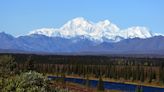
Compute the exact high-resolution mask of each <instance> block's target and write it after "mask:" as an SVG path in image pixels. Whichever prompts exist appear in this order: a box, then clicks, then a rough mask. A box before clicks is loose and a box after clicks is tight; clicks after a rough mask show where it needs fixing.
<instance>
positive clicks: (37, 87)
mask: <svg viewBox="0 0 164 92" xmlns="http://www.w3.org/2000/svg"><path fill="white" fill-rule="evenodd" d="M2 91H3V92H49V91H50V88H49V86H48V80H47V79H46V78H45V77H44V76H43V75H42V74H40V73H37V72H32V71H30V72H26V73H22V74H20V75H16V76H14V77H12V78H9V79H6V84H5V87H3V89H2Z"/></svg>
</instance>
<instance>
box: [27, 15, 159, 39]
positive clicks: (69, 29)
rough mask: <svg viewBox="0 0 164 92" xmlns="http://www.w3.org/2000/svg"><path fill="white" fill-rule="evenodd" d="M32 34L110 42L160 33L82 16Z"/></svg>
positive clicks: (148, 36)
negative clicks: (123, 26) (122, 26)
mask: <svg viewBox="0 0 164 92" xmlns="http://www.w3.org/2000/svg"><path fill="white" fill-rule="evenodd" d="M31 34H42V35H46V36H49V37H62V38H68V39H69V38H72V37H78V36H83V37H85V38H87V39H90V40H96V41H101V42H103V41H104V39H106V40H109V41H110V42H118V41H120V40H122V39H129V38H136V37H137V38H143V39H144V38H150V37H153V36H155V35H158V34H153V33H151V32H150V31H149V30H148V29H147V28H146V27H140V26H136V27H130V28H127V29H120V28H119V27H118V26H117V25H115V24H113V23H112V22H110V21H109V20H104V21H100V22H98V23H93V22H91V21H88V20H86V19H84V18H82V17H78V18H75V19H73V20H70V21H68V22H67V23H66V24H64V25H63V26H62V27H61V28H42V29H37V30H34V31H31V32H30V33H29V35H31Z"/></svg>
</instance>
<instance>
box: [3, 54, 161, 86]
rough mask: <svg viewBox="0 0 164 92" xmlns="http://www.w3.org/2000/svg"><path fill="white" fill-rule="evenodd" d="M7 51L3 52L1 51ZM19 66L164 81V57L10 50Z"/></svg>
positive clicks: (20, 68) (113, 77)
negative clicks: (84, 54)
mask: <svg viewBox="0 0 164 92" xmlns="http://www.w3.org/2000/svg"><path fill="white" fill-rule="evenodd" d="M1 55H4V54H1ZM9 55H11V56H12V57H14V61H15V62H17V69H18V70H22V71H23V70H26V69H29V70H35V71H37V72H40V73H44V74H47V73H48V74H54V75H56V76H61V75H70V76H74V75H76V76H79V77H83V78H86V77H88V76H89V77H93V78H99V77H100V76H101V77H102V78H109V79H115V80H125V81H126V80H128V81H132V82H133V81H140V82H148V83H153V82H154V83H159V84H162V85H163V84H164V58H153V57H121V56H69V55H67V56H66V55H29V54H9Z"/></svg>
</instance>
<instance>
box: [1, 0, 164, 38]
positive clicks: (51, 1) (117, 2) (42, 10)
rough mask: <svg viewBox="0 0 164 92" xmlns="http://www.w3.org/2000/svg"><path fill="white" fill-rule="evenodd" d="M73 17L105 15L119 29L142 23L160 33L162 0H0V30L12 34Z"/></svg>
mask: <svg viewBox="0 0 164 92" xmlns="http://www.w3.org/2000/svg"><path fill="white" fill-rule="evenodd" d="M76 17H84V18H86V19H88V20H90V21H93V22H98V21H101V20H105V19H108V20H110V21H111V22H113V23H114V24H116V25H118V27H120V28H122V29H124V28H128V27H131V26H146V27H148V28H149V29H150V30H151V31H153V32H157V33H163V34H164V0H0V31H4V32H6V33H10V34H12V35H15V36H16V35H23V34H26V33H28V32H29V31H32V30H34V29H38V28H44V27H47V28H49V27H51V28H52V27H53V28H59V27H61V26H62V25H63V24H64V23H66V22H67V21H68V20H71V19H73V18H76Z"/></svg>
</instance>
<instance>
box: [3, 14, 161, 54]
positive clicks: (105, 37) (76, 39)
mask: <svg viewBox="0 0 164 92" xmlns="http://www.w3.org/2000/svg"><path fill="white" fill-rule="evenodd" d="M0 44H1V45H0V52H3V53H5V52H13V53H14V52H15V53H36V52H37V53H51V54H53V53H54V54H55V53H58V54H60V53H62V54H63V53H78V54H79V53H83V54H84V53H86V54H88V53H90V54H95V53H96V54H162V55H164V36H163V35H162V34H157V33H152V32H150V31H149V30H148V29H147V28H146V27H140V26H136V27H130V28H127V29H121V28H119V27H118V26H117V25H115V24H113V23H111V22H110V21H108V20H104V21H100V22H97V23H93V22H91V21H88V20H86V19H84V18H82V17H79V18H75V19H73V20H70V21H68V22H67V23H66V24H64V25H63V26H62V27H61V28H42V29H37V30H33V31H31V32H29V34H27V35H22V36H19V37H14V36H12V35H10V34H7V33H4V32H1V33H0Z"/></svg>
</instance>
